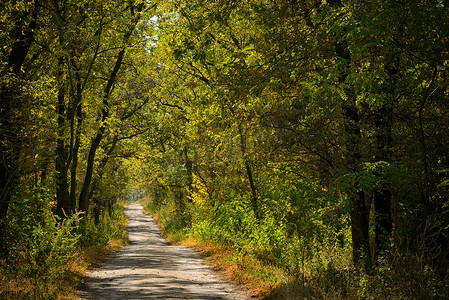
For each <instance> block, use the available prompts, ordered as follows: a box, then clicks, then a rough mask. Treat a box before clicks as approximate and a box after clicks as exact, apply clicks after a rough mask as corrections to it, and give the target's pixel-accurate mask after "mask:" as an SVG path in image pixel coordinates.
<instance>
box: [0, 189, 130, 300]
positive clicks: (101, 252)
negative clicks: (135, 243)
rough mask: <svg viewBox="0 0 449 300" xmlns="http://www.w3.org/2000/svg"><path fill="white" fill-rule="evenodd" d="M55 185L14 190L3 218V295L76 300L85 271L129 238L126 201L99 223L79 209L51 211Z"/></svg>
mask: <svg viewBox="0 0 449 300" xmlns="http://www.w3.org/2000/svg"><path fill="white" fill-rule="evenodd" d="M53 194H54V190H52V187H49V186H41V185H39V184H38V185H36V186H34V187H33V188H32V190H29V191H26V192H20V193H19V192H17V193H16V194H14V196H13V198H12V201H13V207H14V208H13V209H11V210H9V211H8V216H7V219H6V224H7V225H6V228H5V232H6V238H5V243H6V245H7V247H8V250H9V251H8V258H7V259H0V298H1V299H76V290H77V288H78V287H79V286H80V284H82V281H83V276H84V272H85V271H86V270H87V269H88V268H91V267H93V266H95V265H97V264H98V263H99V262H101V260H102V259H103V258H104V257H105V255H106V254H108V253H110V252H111V251H115V250H117V249H119V248H120V247H121V246H123V245H125V244H126V243H127V232H126V223H127V222H126V217H125V215H124V203H123V202H119V203H117V204H115V205H114V207H113V208H112V210H111V211H109V212H105V213H102V215H101V217H100V219H99V222H98V223H97V224H96V223H95V220H94V219H93V218H92V217H90V216H85V215H83V214H82V213H76V214H73V215H72V216H70V217H67V218H65V219H63V220H61V219H59V218H58V217H57V216H55V215H54V214H53V211H54V207H53V205H54V198H53V197H52V195H53Z"/></svg>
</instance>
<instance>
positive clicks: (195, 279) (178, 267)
mask: <svg viewBox="0 0 449 300" xmlns="http://www.w3.org/2000/svg"><path fill="white" fill-rule="evenodd" d="M125 213H126V215H127V217H128V219H129V227H128V232H129V239H130V244H129V245H127V246H125V247H123V248H122V249H121V250H120V251H118V252H116V253H114V254H112V255H111V257H110V258H109V259H107V260H106V261H105V263H104V264H103V266H102V267H101V268H100V269H99V270H95V271H92V272H88V273H87V278H86V279H85V286H84V288H83V291H81V292H80V294H79V296H80V299H86V300H87V299H89V300H90V299H120V300H124V299H136V300H137V299H236V300H240V299H242V300H243V299H249V298H250V297H249V296H247V295H246V294H245V293H244V292H243V291H242V290H240V289H238V288H237V287H236V286H233V285H232V284H231V283H229V282H226V281H225V280H223V279H222V278H220V277H219V276H218V274H217V273H216V272H214V271H213V270H211V269H210V268H209V267H208V266H207V265H206V264H205V262H204V260H203V259H202V258H201V256H200V255H199V254H198V253H197V252H195V251H194V250H193V249H191V248H189V247H183V246H172V245H170V244H169V243H168V242H167V241H166V240H165V239H164V238H163V237H162V236H161V235H160V231H159V228H158V227H157V225H156V223H155V222H154V220H153V218H152V217H151V216H148V215H145V214H144V213H143V212H142V206H140V205H139V204H130V205H129V206H128V208H127V209H126V211H125Z"/></svg>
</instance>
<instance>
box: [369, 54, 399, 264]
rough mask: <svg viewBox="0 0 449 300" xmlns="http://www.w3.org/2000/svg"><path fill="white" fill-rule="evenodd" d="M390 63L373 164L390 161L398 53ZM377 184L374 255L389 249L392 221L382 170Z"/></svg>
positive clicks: (377, 129)
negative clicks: (388, 79)
mask: <svg viewBox="0 0 449 300" xmlns="http://www.w3.org/2000/svg"><path fill="white" fill-rule="evenodd" d="M390 60H391V61H389V62H387V63H386V65H385V71H386V72H387V73H388V75H389V77H390V83H389V84H390V86H388V87H386V89H385V93H386V94H387V95H388V99H389V101H388V102H387V103H384V104H383V105H382V106H381V107H380V108H378V109H377V111H376V113H375V120H374V125H375V128H376V135H375V136H376V143H377V149H376V157H375V159H376V161H377V162H379V161H387V162H388V160H389V159H390V152H391V147H392V136H391V128H392V123H393V107H394V103H395V102H396V99H395V97H396V95H395V91H396V86H395V85H396V78H395V77H396V75H397V74H398V72H399V61H400V55H399V53H398V52H395V53H392V55H391V58H390ZM378 173H379V174H378V176H379V180H378V182H379V184H378V186H376V187H375V189H374V193H373V200H374V212H375V228H374V233H375V240H374V243H375V256H376V257H378V256H379V254H380V253H381V252H382V251H384V250H387V249H388V248H389V245H388V244H389V242H390V237H391V233H392V230H393V220H392V217H391V191H390V187H389V184H388V183H387V178H386V175H385V173H384V170H379V172H378Z"/></svg>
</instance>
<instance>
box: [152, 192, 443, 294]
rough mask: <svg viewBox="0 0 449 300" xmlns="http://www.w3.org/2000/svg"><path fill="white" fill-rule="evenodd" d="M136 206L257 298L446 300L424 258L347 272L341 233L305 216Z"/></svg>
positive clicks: (241, 205) (239, 203)
mask: <svg viewBox="0 0 449 300" xmlns="http://www.w3.org/2000/svg"><path fill="white" fill-rule="evenodd" d="M143 204H144V206H145V208H146V211H147V212H149V213H151V214H153V215H155V217H156V219H157V221H158V224H159V225H160V227H161V229H162V231H163V232H164V235H165V236H166V237H168V238H169V239H171V241H172V242H174V243H176V244H183V245H188V246H193V247H195V248H197V249H198V250H199V251H201V252H202V253H204V254H205V255H206V256H207V257H209V259H210V260H211V261H212V262H213V264H214V265H215V267H216V268H218V269H219V270H221V271H222V272H223V273H224V274H225V275H226V276H228V277H229V278H231V279H232V280H234V281H236V282H238V283H239V284H242V285H244V286H245V287H247V288H248V290H249V292H250V293H251V294H253V295H256V296H257V297H258V298H260V299H447V298H449V292H448V291H449V278H448V274H447V270H446V271H445V270H443V271H442V272H441V271H438V270H436V269H435V268H436V266H435V265H432V263H431V262H432V261H434V260H435V259H433V258H431V257H429V253H427V256H426V253H424V252H423V253H421V254H419V253H416V252H411V251H405V250H401V248H400V247H397V248H392V249H391V251H390V252H389V254H388V256H387V255H385V256H383V257H382V256H380V257H378V259H377V260H376V263H375V264H374V267H372V269H370V270H365V269H363V268H355V267H354V266H353V265H352V262H351V248H350V245H351V243H350V233H349V228H348V227H346V228H345V227H340V230H337V231H336V230H335V227H331V226H326V225H325V224H323V223H314V220H313V216H308V217H309V219H308V220H306V221H307V222H304V223H303V224H299V225H302V226H301V227H299V226H298V227H294V228H288V227H287V226H286V224H287V222H283V219H282V217H279V216H276V215H275V214H273V213H269V212H267V213H266V214H265V215H264V217H263V218H261V219H259V220H256V218H255V216H254V214H253V213H252V210H251V208H250V207H249V204H248V203H247V202H245V201H244V200H242V199H237V200H235V201H232V200H230V201H229V202H227V203H223V204H222V205H221V206H220V207H205V206H206V205H207V204H206V203H205V202H202V203H201V202H200V203H198V202H196V201H195V200H194V201H192V202H191V203H190V204H189V205H190V207H188V208H187V209H186V210H185V211H184V212H183V213H178V212H177V211H175V210H174V209H173V206H172V205H155V203H153V202H151V201H147V202H145V203H143ZM324 213H327V212H324ZM320 218H321V216H320ZM317 219H318V218H317ZM186 220H189V222H187V221H186ZM296 223H297V224H298V223H299V222H296ZM306 223H312V225H311V224H306ZM307 225H308V226H309V227H308V228H307V227H306V226H307ZM392 244H393V241H392Z"/></svg>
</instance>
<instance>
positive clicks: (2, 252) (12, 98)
mask: <svg viewBox="0 0 449 300" xmlns="http://www.w3.org/2000/svg"><path fill="white" fill-rule="evenodd" d="M39 8H40V1H38V0H36V1H35V2H34V7H33V8H32V9H31V10H29V11H25V12H23V14H22V15H21V16H20V17H19V18H18V19H17V21H16V24H15V38H16V40H15V42H14V43H13V45H12V48H11V52H10V53H9V56H8V64H7V70H6V72H5V74H1V76H2V77H3V76H11V75H13V76H14V77H15V78H13V81H14V80H15V79H16V78H20V77H22V65H23V64H24V62H25V58H26V56H27V55H28V52H29V50H30V48H31V45H32V43H33V41H34V33H35V29H36V25H37V16H38V13H39ZM30 14H31V20H30V22H29V23H28V24H26V19H28V17H29V16H30ZM17 99H20V92H19V91H18V90H16V87H15V86H14V83H13V85H10V84H7V83H6V84H3V83H2V86H1V90H0V125H1V126H0V257H1V256H3V257H5V256H6V255H7V249H6V245H5V232H4V230H5V225H6V224H5V221H6V216H7V212H8V208H9V204H10V201H11V190H12V188H13V186H14V182H15V181H16V180H17V175H18V172H17V170H16V168H17V167H18V163H17V157H18V152H19V148H20V147H19V141H18V139H19V138H20V137H19V136H18V130H16V129H15V123H16V122H15V120H14V117H13V115H12V111H13V106H14V105H16V104H17V103H16V102H17Z"/></svg>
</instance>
